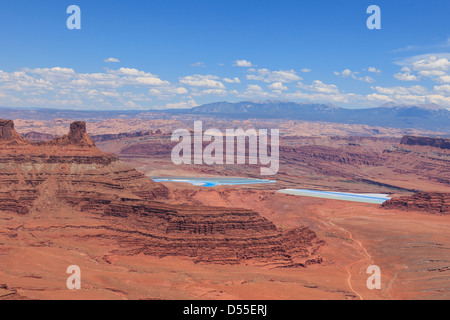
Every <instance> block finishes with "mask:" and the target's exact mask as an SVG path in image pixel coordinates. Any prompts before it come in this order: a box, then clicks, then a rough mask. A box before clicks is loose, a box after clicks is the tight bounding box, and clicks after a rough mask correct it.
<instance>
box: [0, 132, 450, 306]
mask: <svg viewBox="0 0 450 320" xmlns="http://www.w3.org/2000/svg"><path fill="white" fill-rule="evenodd" d="M293 125H298V126H300V127H302V126H304V125H306V124H293ZM302 128H303V127H302ZM151 129H152V130H155V131H156V129H157V128H151ZM321 129H323V127H321ZM346 129H348V128H346ZM352 129H354V128H352ZM360 129H361V128H360ZM367 129H368V130H369V129H370V128H367ZM330 130H332V129H330ZM333 130H334V129H333ZM36 131H38V132H39V130H36ZM121 132H123V131H119V132H111V133H121ZM332 132H336V131H332ZM414 134H416V133H414ZM388 136H389V133H387V134H386V136H384V137H383V138H372V137H349V136H346V137H332V136H330V137H325V138H323V137H296V136H291V137H286V138H283V139H282V141H283V142H282V162H281V171H280V173H279V174H278V175H277V176H274V177H270V178H271V179H272V178H273V179H275V180H278V183H277V184H274V185H261V186H252V187H242V186H241V187H236V186H234V187H215V188H201V187H193V186H190V185H187V184H175V183H165V184H164V186H165V187H164V186H161V185H158V184H154V183H153V182H151V181H150V180H149V179H146V178H145V177H143V176H142V175H140V174H139V172H137V171H135V170H134V169H132V167H134V168H137V169H138V171H140V172H142V173H144V174H146V175H149V176H160V175H168V176H171V175H172V176H179V175H184V176H204V175H208V176H211V175H213V176H249V177H259V176H257V172H258V168H255V167H249V166H226V167H209V166H188V167H183V166H180V167H176V166H174V165H173V164H172V163H171V162H170V157H168V153H167V150H170V147H167V140H168V136H164V135H160V134H158V135H146V136H138V137H137V136H125V137H124V136H122V137H120V138H119V137H117V139H116V138H114V139H113V140H107V139H102V140H100V141H99V142H98V146H99V147H100V148H101V149H102V150H104V151H108V152H113V153H114V154H116V155H117V156H119V157H120V158H121V160H122V161H125V162H126V163H127V164H129V165H131V166H129V165H125V164H123V163H120V162H119V161H118V160H117V158H116V157H113V156H108V157H111V160H108V162H109V161H110V163H106V164H98V163H96V164H92V163H86V162H88V161H87V160H77V161H78V163H76V164H74V165H70V166H69V165H68V164H64V166H66V165H67V167H64V166H63V167H64V170H62V169H61V172H64V173H65V174H66V175H67V173H70V174H72V173H73V174H76V175H81V176H82V178H83V179H77V180H76V181H75V183H74V182H71V181H72V180H73V179H72V177H69V176H68V179H67V180H68V181H64V183H62V182H61V181H59V182H58V179H60V178H58V175H51V176H50V177H48V178H46V179H44V180H45V181H44V182H39V181H40V180H41V179H42V176H43V175H42V174H41V173H42V171H44V172H45V170H44V169H42V168H43V167H48V166H49V164H46V165H43V164H42V163H41V162H42V160H37V159H36V157H35V156H34V158H33V161H35V163H36V164H33V161H31V162H32V163H30V162H27V163H23V164H22V165H20V166H18V165H17V164H15V165H10V167H9V168H7V170H6V172H4V171H3V172H4V173H5V175H4V176H3V178H4V179H10V180H11V181H14V183H13V184H12V186H14V188H10V189H8V190H2V192H3V193H2V194H1V195H2V199H3V200H4V201H3V203H5V204H7V203H8V201H9V202H10V203H11V202H13V201H15V200H17V199H21V203H22V202H23V201H25V203H26V201H31V202H32V201H39V202H38V203H37V205H35V206H31V207H29V206H26V205H24V206H23V208H22V209H19V212H14V211H11V210H10V209H11V208H16V205H15V204H17V202H16V203H15V204H14V205H12V206H11V207H10V209H8V210H5V209H4V210H2V213H1V215H0V221H1V223H0V265H1V268H0V298H4V299H21V298H28V299H55V298H63V299H82V298H83V299H84V298H87V299H104V298H106V299H449V298H450V274H449V272H450V258H449V257H450V254H449V252H450V237H448V234H449V232H450V220H449V217H448V216H445V215H435V214H431V213H430V214H428V213H426V212H416V211H403V210H400V209H396V208H394V209H386V208H383V207H382V206H379V205H374V204H364V203H356V202H345V201H336V200H328V199H317V198H308V197H299V196H291V195H286V194H279V193H275V191H274V190H276V189H281V188H285V187H298V188H311V189H319V190H337V191H350V192H368V193H375V192H376V193H381V192H386V193H392V194H393V195H394V196H395V197H397V195H398V196H405V195H407V196H410V195H412V194H413V193H415V192H416V191H428V192H441V193H442V192H450V184H449V181H450V180H449V173H450V170H449V154H448V152H447V151H446V150H443V149H440V148H435V147H432V146H429V145H425V146H422V145H412V146H411V145H401V144H400V137H401V135H400V136H398V134H397V135H396V136H395V137H394V138H389V137H388ZM15 137H17V136H15ZM14 139H16V138H14ZM69 140H70V139H69ZM63 141H67V139H63ZM22 143H25V144H27V146H25V147H24V148H25V149H27V150H30V146H29V145H28V144H29V143H27V142H23V141H22V142H17V144H19V145H20V144H22ZM17 144H16V145H15V146H14V148H17ZM148 144H150V146H149V145H148ZM141 145H145V147H144V148H142V147H141ZM41 147H42V146H41ZM56 147H57V148H61V146H60V145H58V146H52V145H51V144H50V145H46V146H45V147H44V148H56ZM130 147H131V148H132V149H131V150H133V148H134V150H135V151H133V152H134V153H132V154H130V153H126V152H123V151H128V152H129V151H130V149H127V148H130ZM65 148H66V149H65V150H64V152H63V154H64V156H65V157H73V156H74V154H75V155H78V156H81V155H82V154H86V152H87V151H86V148H92V147H83V148H82V149H83V152H82V153H81V152H80V149H79V147H78V146H77V147H74V146H73V145H66V146H65ZM71 149H72V153H71V151H69V150H71ZM2 150H4V149H3V148H2ZM49 150H50V149H49ZM51 150H52V152H56V154H58V153H57V151H56V149H51ZM144 151H145V152H144ZM5 152H6V153H3V154H2V153H1V152H0V158H1V157H4V156H10V154H9V153H8V152H9V151H8V152H7V151H5ZM23 153H24V152H16V154H15V158H16V159H20V157H21V156H22V154H23ZM36 154H37V155H38V156H37V158H39V157H42V155H41V154H40V153H39V152H37V151H36V152H34V153H33V155H36ZM98 154H99V151H98V150H96V151H95V152H94V151H92V154H91V155H90V156H89V157H88V158H89V159H92V157H94V158H95V157H96V156H98ZM101 154H102V155H103V156H102V157H101V158H102V159H103V160H101V161H104V155H105V154H104V153H101ZM108 157H106V158H108ZM45 159H47V158H45ZM8 161H11V159H9V160H4V161H3V162H0V163H1V166H2V167H1V168H2V170H4V168H5V163H6V164H8V163H9V162H8ZM17 161H19V160H17ZM58 161H60V160H58ZM83 161H84V162H83ZM89 161H91V160H89ZM99 161H100V160H99ZM68 162H70V163H72V162H73V159H72V160H70V161H68ZM11 166H12V168H11ZM6 167H7V166H6ZM14 168H20V170H18V169H14ZM17 171H18V172H19V173H20V174H18V172H17ZM24 171H26V172H28V173H31V176H32V179H30V178H27V175H24V174H23V172H24ZM56 172H59V171H56ZM117 172H123V173H121V174H120V175H119V176H120V177H121V178H117ZM248 172H250V174H249V173H248ZM28 177H29V175H28ZM105 177H106V178H105ZM111 179H112V180H113V181H111ZM106 181H108V183H105V182H106ZM144 181H145V182H144ZM94 182H95V183H94ZM66 184H69V185H70V187H67V185H66ZM143 184H147V186H146V187H144V188H143V187H142V185H143ZM55 185H58V186H62V187H63V188H58V189H62V190H69V192H67V193H63V194H64V197H65V198H64V199H63V200H61V198H60V197H58V195H56V196H55V195H54V194H53V192H47V190H54V188H55ZM2 186H4V184H3V183H2ZM37 186H41V187H37ZM143 189H145V190H152V192H150V193H144V194H142V193H141V194H136V193H137V192H139V191H141V190H143ZM270 189H271V190H270ZM33 190H34V192H35V191H36V190H37V191H38V192H39V196H38V198H37V199H34V198H33V192H31V191H33ZM153 190H154V191H153ZM11 191H14V194H16V198H14V197H12V194H11V193H6V192H11ZM83 191H85V192H84V193H83ZM80 194H81V195H82V196H80ZM116 194H118V195H119V196H118V197H119V199H117V198H114V196H113V195H116ZM125 194H126V195H125ZM93 195H94V197H93ZM146 197H148V198H147V199H144V200H143V198H146ZM92 198H95V199H98V200H99V201H95V202H92V201H91V200H90V199H92ZM156 198H157V200H158V204H156V202H155V199H156ZM123 200H125V203H126V204H127V205H126V207H129V205H130V203H135V202H139V203H142V202H146V203H152V206H151V207H152V208H157V210H158V211H163V212H164V214H163V215H162V216H164V215H165V214H166V212H167V210H169V209H168V208H170V210H174V211H176V213H177V214H178V215H177V218H181V217H186V216H188V215H191V214H192V212H190V210H189V209H187V208H189V207H191V208H192V207H194V208H205V209H204V210H203V212H202V214H204V212H205V211H206V212H207V214H208V215H209V214H210V212H209V211H211V208H212V206H214V207H215V208H217V206H219V207H220V209H216V210H220V212H222V213H229V212H232V213H236V212H239V213H245V214H244V216H246V215H247V216H248V215H250V216H251V217H253V218H254V219H256V221H255V223H250V224H249V225H248V226H249V229H247V230H246V232H245V235H244V237H247V236H249V237H252V236H251V235H250V234H251V232H250V234H248V233H249V232H248V230H250V231H251V230H255V233H256V234H258V235H259V234H260V232H261V231H260V229H259V228H260V227H258V226H259V225H260V224H261V222H264V223H263V224H265V225H266V226H270V227H269V230H265V231H263V238H264V237H267V235H268V234H273V232H275V230H274V229H273V228H274V227H275V229H276V230H279V232H281V233H282V234H285V235H286V234H287V235H289V232H285V231H286V230H297V231H302V230H308V231H309V230H312V231H313V232H314V235H315V236H317V238H315V237H313V239H320V240H318V241H321V240H323V241H325V243H326V245H321V246H320V248H319V249H318V251H317V252H316V253H314V254H316V257H318V256H320V258H321V259H322V260H321V263H320V264H312V265H308V266H307V268H303V267H299V268H298V267H297V268H284V267H282V266H283V265H284V266H286V265H287V266H289V265H290V264H291V265H292V263H291V262H290V263H287V264H286V263H283V262H281V263H280V261H279V260H278V261H277V263H276V264H272V265H271V264H267V263H265V262H264V261H262V263H261V261H258V259H249V260H244V261H241V262H240V263H239V264H229V263H228V264H218V263H217V261H213V262H215V263H211V261H209V260H208V259H202V257H211V256H212V257H217V256H222V253H223V251H222V250H219V255H216V254H214V250H213V254H211V252H210V251H211V250H206V251H207V252H204V253H203V254H202V255H199V252H198V251H197V252H195V253H194V252H193V254H192V256H191V257H186V256H185V257H180V256H179V253H180V252H179V251H178V252H177V250H175V252H173V251H172V252H171V254H169V255H167V256H165V257H161V252H159V254H157V255H155V253H154V252H151V251H152V249H151V248H149V247H151V246H154V244H155V243H161V242H160V240H158V241H156V240H155V241H154V242H152V243H151V245H150V246H149V245H148V237H149V236H150V235H157V236H160V237H161V236H162V234H161V232H160V231H158V230H165V231H166V232H167V231H168V230H171V229H170V228H168V227H167V226H168V225H167V221H165V219H164V218H161V219H160V220H158V222H157V223H154V221H153V220H151V221H150V222H149V220H148V217H146V216H145V215H143V214H142V211H141V210H144V211H145V210H148V207H147V206H143V208H144V209H142V207H140V206H136V205H132V207H133V213H131V212H128V211H126V212H127V213H126V216H125V217H120V214H121V212H124V211H123V208H124V207H122V206H118V207H117V206H116V205H118V204H117V201H119V203H120V202H122V201H123ZM105 201H107V204H106V207H107V208H115V209H114V210H110V211H106V214H105ZM13 203H14V202H13ZM186 203H187V205H186ZM30 208H31V209H30ZM38 208H42V209H41V210H38ZM145 208H147V209H145ZM174 208H176V210H175V209H174ZM208 208H209V209H208ZM26 210H29V211H28V213H27V212H26ZM153 210H154V209H153ZM178 210H179V211H178ZM213 211H214V210H213ZM136 212H137V214H138V217H136V216H135V214H136ZM250 212H258V214H256V215H254V214H255V213H251V214H250ZM212 214H215V213H214V212H212ZM219 215H220V214H219ZM118 216H119V217H118ZM246 219H247V218H246ZM261 219H262V220H261ZM177 221H179V220H177ZM207 221H212V220H207ZM247 221H248V220H247ZM169 225H170V224H169ZM194 225H197V222H195V223H194V224H192V225H189V224H188V229H189V228H190V230H196V229H195V228H194ZM161 226H162V228H161ZM178 226H180V224H178ZM202 226H205V227H206V225H205V224H202ZM305 226H306V227H307V228H308V229H304V228H305ZM255 227H257V229H255ZM192 228H194V229H192ZM293 228H297V229H293ZM197 230H198V229H197ZM143 233H145V234H143ZM275 233H276V232H275ZM308 233H309V232H308ZM196 234H197V235H200V234H202V233H201V232H200V233H194V236H195V235H196ZM164 236H165V237H167V236H168V235H167V234H166V235H164ZM169 236H170V237H171V238H172V239H171V240H176V239H179V238H180V237H183V238H186V239H190V238H191V237H192V233H190V232H187V233H186V232H180V230H178V231H175V232H174V233H173V234H171V233H170V232H169ZM204 236H205V235H204V234H203V235H202V236H201V237H204ZM291 236H292V234H291ZM294 236H295V234H294ZM297 236H298V235H297ZM297 236H296V237H297ZM240 237H243V234H242V233H241V232H240V231H239V230H237V231H233V232H232V234H231V235H230V236H227V242H229V241H230V240H231V242H235V243H236V241H237V239H238V238H240ZM174 238H175V239H174ZM276 238H277V237H274V239H275V240H276ZM196 239H197V238H196ZM211 239H212V238H211V237H210V238H208V240H206V241H205V242H203V244H204V243H206V242H207V241H211ZM300 239H301V238H300ZM262 240H264V241H263V242H262V243H260V244H259V246H256V247H253V248H252V250H256V251H255V252H257V254H256V255H258V256H259V255H260V254H261V253H264V252H266V248H267V242H266V241H265V239H262ZM301 240H302V239H301ZM304 240H306V241H308V239H303V240H302V241H301V242H302V243H303V242H304ZM314 241H315V240H314ZM246 242H247V243H248V239H246ZM281 242H282V243H283V244H282V245H281V247H284V249H283V250H293V249H294V248H295V246H294V247H289V245H288V243H286V241H280V242H277V243H275V247H278V248H280V243H281ZM203 244H200V245H199V247H197V248H198V249H200V247H201V246H203ZM311 244H313V243H311ZM316 244H319V243H316ZM197 245H198V243H197ZM272 245H273V244H272ZM286 245H288V246H287V247H286ZM167 248H168V247H165V250H167ZM300 248H302V246H300ZM307 248H315V247H314V245H312V246H307ZM147 250H150V252H147ZM224 250H228V251H230V250H229V246H228V244H227V246H226V247H224ZM314 250H315V249H314ZM182 251H183V253H184V252H185V250H184V248H183V249H182ZM269 251H270V252H273V251H271V250H269ZM216 252H217V251H216ZM275 252H277V251H275ZM146 253H147V254H146ZM149 253H150V254H151V255H149ZM164 253H165V252H164ZM162 255H164V254H162ZM177 255H178V256H177ZM263 256H264V255H263ZM199 257H200V259H199ZM222 257H223V256H222ZM269 258H270V260H271V261H273V260H272V258H273V257H269ZM259 260H260V259H259ZM300 263H303V264H305V263H304V260H303V261H301V262H300ZM74 264H75V265H79V266H80V267H81V269H82V290H79V291H69V290H67V288H66V279H67V277H68V275H67V274H66V273H65V271H66V268H67V267H68V266H69V265H74ZM370 265H377V266H379V267H380V268H381V276H382V289H381V290H369V289H367V287H366V281H367V278H368V277H369V275H368V274H366V270H367V267H368V266H370ZM280 267H282V268H280Z"/></svg>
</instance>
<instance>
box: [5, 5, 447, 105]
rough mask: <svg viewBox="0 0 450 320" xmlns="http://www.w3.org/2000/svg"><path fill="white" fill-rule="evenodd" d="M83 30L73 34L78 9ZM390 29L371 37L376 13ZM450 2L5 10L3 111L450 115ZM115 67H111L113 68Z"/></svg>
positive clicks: (30, 7) (8, 7)
mask: <svg viewBox="0 0 450 320" xmlns="http://www.w3.org/2000/svg"><path fill="white" fill-rule="evenodd" d="M72 4H74V5H78V6H79V7H80V8H81V27H82V28H81V30H69V29H67V27H66V20H67V18H68V17H69V14H67V13H66V9H67V7H68V6H69V5H72ZM372 4H375V5H378V6H379V7H380V8H381V26H382V29H381V30H369V29H368V28H367V27H366V20H367V18H368V17H369V14H367V13H366V10H367V7H368V6H369V5H372ZM449 14H450V2H449V1H448V0H433V1H424V0H396V1H392V0H390V1H386V0H371V1H365V0H345V1H344V0H341V1H336V0H316V1H300V0H295V1H286V0H277V1H267V0H240V1H237V0H226V1H225V0H221V1H219V0H180V1H174V0H154V1H142V0H128V1H119V0H117V1H104V0H101V1H100V0H90V1H86V0H71V1H50V0H41V1H31V0H30V1H24V0H15V1H1V2H0V105H1V106H11V107H50V108H71V109H74V108H75V109H155V108H156V109H164V108H187V107H193V106H196V105H201V104H204V103H209V102H214V101H224V100H227V101H241V100H267V99H270V100H292V101H297V102H304V101H314V102H325V103H332V104H335V105H339V106H343V107H349V108H363V107H372V106H378V105H381V104H383V103H386V102H395V103H405V104H412V103H414V104H416V103H437V104H440V105H442V106H444V107H447V108H450V71H449V70H450V24H449V23H448V16H449ZM108 59H109V60H108Z"/></svg>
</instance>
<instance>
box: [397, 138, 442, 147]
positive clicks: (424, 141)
mask: <svg viewBox="0 0 450 320" xmlns="http://www.w3.org/2000/svg"><path fill="white" fill-rule="evenodd" d="M401 144H405V145H409V146H429V147H434V148H441V149H450V139H445V138H429V137H415V136H404V137H403V138H402V141H401Z"/></svg>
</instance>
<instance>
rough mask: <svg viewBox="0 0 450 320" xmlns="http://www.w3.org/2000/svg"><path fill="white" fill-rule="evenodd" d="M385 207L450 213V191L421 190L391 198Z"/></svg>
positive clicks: (443, 213)
mask: <svg viewBox="0 0 450 320" xmlns="http://www.w3.org/2000/svg"><path fill="white" fill-rule="evenodd" d="M383 207H384V208H387V209H400V210H404V211H420V212H425V213H431V214H442V215H449V214H450V193H438V192H419V193H416V194H413V195H411V196H406V197H400V198H394V199H391V200H389V201H387V202H385V203H384V204H383Z"/></svg>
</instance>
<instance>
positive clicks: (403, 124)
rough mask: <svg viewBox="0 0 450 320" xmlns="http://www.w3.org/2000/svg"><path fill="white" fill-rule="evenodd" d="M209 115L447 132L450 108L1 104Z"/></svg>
mask: <svg viewBox="0 0 450 320" xmlns="http://www.w3.org/2000/svg"><path fill="white" fill-rule="evenodd" d="M182 115H190V116H199V117H201V116H208V117H218V118H225V119H237V120H242V119H280V120H305V121H324V122H334V123H347V124H366V125H370V126H380V127H392V128H414V129H422V130H432V131H441V132H446V133H450V111H449V110H447V109H445V108H443V107H440V106H438V105H436V104H424V105H396V104H392V103H389V104H385V105H382V106H380V107H377V108H367V109H346V108H341V107H337V106H334V105H330V104H320V103H295V102H285V101H265V102H251V101H243V102H236V103H233V102H215V103H210V104H205V105H203V106H199V107H195V108H192V109H174V110H164V111H155V110H148V111H143V110H135V111H128V110H127V111H117V110H115V111H78V110H55V109H12V108H0V118H3V119H24V120H27V119H33V120H52V119H70V120H85V121H100V120H105V119H112V118H124V119H132V118H142V119H155V118H170V117H171V116H182Z"/></svg>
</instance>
